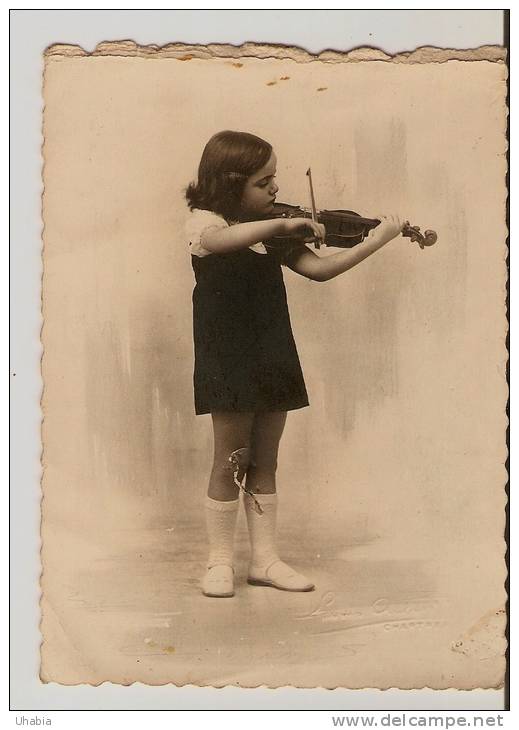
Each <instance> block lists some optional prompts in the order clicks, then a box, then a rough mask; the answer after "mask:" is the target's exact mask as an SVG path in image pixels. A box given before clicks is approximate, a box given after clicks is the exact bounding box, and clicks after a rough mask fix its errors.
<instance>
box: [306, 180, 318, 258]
mask: <svg viewBox="0 0 519 730" xmlns="http://www.w3.org/2000/svg"><path fill="white" fill-rule="evenodd" d="M306 176H307V178H308V186H309V188H310V205H311V208H312V220H313V222H314V223H317V208H316V206H315V197H314V186H313V185H312V169H311V168H310V167H309V168H308V170H307V171H306ZM314 245H315V247H316V248H321V241H320V239H319V238H317V239H316V241H315V244H314Z"/></svg>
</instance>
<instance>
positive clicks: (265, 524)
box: [244, 412, 314, 591]
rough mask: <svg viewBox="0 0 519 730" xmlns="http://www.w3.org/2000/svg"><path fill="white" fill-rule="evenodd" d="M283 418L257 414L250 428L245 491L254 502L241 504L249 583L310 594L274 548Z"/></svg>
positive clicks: (280, 414) (307, 584)
mask: <svg viewBox="0 0 519 730" xmlns="http://www.w3.org/2000/svg"><path fill="white" fill-rule="evenodd" d="M286 415H287V414H286V413H285V412H272V413H258V414H256V417H255V419H254V424H253V428H252V440H251V461H250V466H249V468H248V470H247V489H248V490H250V491H251V492H254V494H255V496H256V500H253V499H252V497H249V496H248V495H247V496H246V497H245V500H244V502H245V513H246V515H247V523H248V526H249V535H250V541H251V563H250V566H249V583H251V584H253V585H264V586H272V587H274V588H280V589H281V590H285V591H311V590H313V588H314V584H313V583H312V582H311V581H309V580H308V578H306V577H305V576H304V575H301V574H300V573H298V572H296V571H295V570H294V569H293V568H291V567H290V566H289V565H287V564H286V563H284V562H283V561H282V560H280V558H279V555H278V552H277V548H276V517H277V494H276V467H277V457H278V448H279V441H280V439H281V435H282V433H283V429H284V426H285V422H286ZM256 502H257V503H258V504H259V506H260V508H261V512H260V511H259V510H258V508H257V507H258V505H257V504H256Z"/></svg>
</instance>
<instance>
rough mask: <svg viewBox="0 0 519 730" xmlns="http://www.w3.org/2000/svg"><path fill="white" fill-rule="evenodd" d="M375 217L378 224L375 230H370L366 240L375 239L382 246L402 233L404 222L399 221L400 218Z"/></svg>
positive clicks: (391, 216)
mask: <svg viewBox="0 0 519 730" xmlns="http://www.w3.org/2000/svg"><path fill="white" fill-rule="evenodd" d="M375 217H376V218H378V219H379V220H380V223H379V225H378V226H377V227H376V228H372V229H371V231H370V232H369V234H368V238H370V237H371V238H376V239H377V241H379V243H380V244H381V245H382V246H383V245H384V244H386V243H388V242H389V241H391V240H392V239H393V238H396V236H398V234H399V233H401V232H402V228H403V227H404V221H402V220H401V219H400V216H398V215H377V216H375Z"/></svg>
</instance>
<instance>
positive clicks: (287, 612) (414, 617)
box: [40, 38, 508, 690]
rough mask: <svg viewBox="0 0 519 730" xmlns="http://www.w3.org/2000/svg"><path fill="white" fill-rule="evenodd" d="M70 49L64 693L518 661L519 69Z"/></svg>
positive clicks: (498, 55) (54, 97)
mask: <svg viewBox="0 0 519 730" xmlns="http://www.w3.org/2000/svg"><path fill="white" fill-rule="evenodd" d="M60 40H62V41H63V42H60V43H55V44H52V45H50V46H49V47H48V48H47V49H46V51H45V55H44V59H43V74H42V95H43V110H42V117H43V121H42V180H43V194H42V219H43V223H42V225H43V233H42V240H43V244H42V245H43V253H42V259H43V279H42V318H43V323H42V324H43V326H42V333H41V340H42V348H43V355H42V363H41V368H42V379H43V392H42V401H41V409H42V470H43V473H42V505H41V509H42V522H41V540H42V545H41V564H42V573H41V579H40V585H41V602H40V606H41V625H40V630H41V636H42V641H41V666H40V677H41V681H42V682H44V683H58V684H60V685H79V684H87V685H94V686H97V685H100V684H102V683H103V682H111V683H114V684H119V685H130V684H132V683H134V682H140V683H143V684H145V685H165V684H173V685H176V686H178V687H180V686H185V685H194V686H196V687H226V686H234V687H244V688H254V687H260V686H261V687H267V688H280V687H287V686H288V687H293V688H317V687H321V688H326V689H334V688H347V689H363V688H377V689H389V688H399V689H422V688H431V689H436V690H440V689H458V690H471V689H477V688H480V689H490V688H500V687H502V686H503V683H504V678H505V670H506V662H505V652H506V637H505V631H506V622H507V617H506V602H507V594H506V590H505V581H506V576H507V566H506V562H505V552H506V543H505V537H504V535H505V509H506V503H507V494H506V485H507V481H508V474H507V468H506V461H507V456H508V451H507V441H506V430H507V424H508V421H507V413H506V407H507V399H508V386H507V378H506V372H507V370H506V369H507V358H508V353H507V347H506V337H507V331H508V323H507V310H506V286H507V264H506V259H507V219H506V201H507V185H506V174H507V65H506V49H505V48H504V47H502V46H491V45H489V46H482V47H480V48H477V49H472V50H453V49H441V48H432V47H426V48H420V49H418V50H412V51H409V52H406V53H403V52H402V53H398V54H394V55H391V54H389V53H386V52H384V51H382V50H379V49H377V48H367V47H363V48H357V49H353V50H351V51H350V52H338V51H333V50H328V51H323V52H321V53H318V54H313V53H310V52H309V51H307V50H305V49H303V48H301V47H294V46H288V45H286V46H284V45H266V44H265V45H261V44H255V43H247V44H244V45H241V46H231V45H224V44H212V45H197V44H190V45H189V44H181V43H178V42H171V43H170V44H167V45H160V46H159V45H139V44H138V43H136V42H135V41H132V40H118V39H113V40H111V39H109V38H107V39H106V41H105V42H103V43H100V44H98V45H97V47H96V48H95V50H93V51H92V50H87V49H85V48H82V47H81V46H79V45H76V44H75V43H67V42H66V40H67V39H60Z"/></svg>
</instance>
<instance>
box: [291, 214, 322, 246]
mask: <svg viewBox="0 0 519 730" xmlns="http://www.w3.org/2000/svg"><path fill="white" fill-rule="evenodd" d="M283 224H284V234H285V235H286V236H295V237H296V238H302V239H303V240H304V242H305V243H313V242H314V241H324V237H325V235H326V228H325V227H324V226H323V224H322V223H314V221H313V220H311V219H310V218H286V219H284V220H283Z"/></svg>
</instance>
